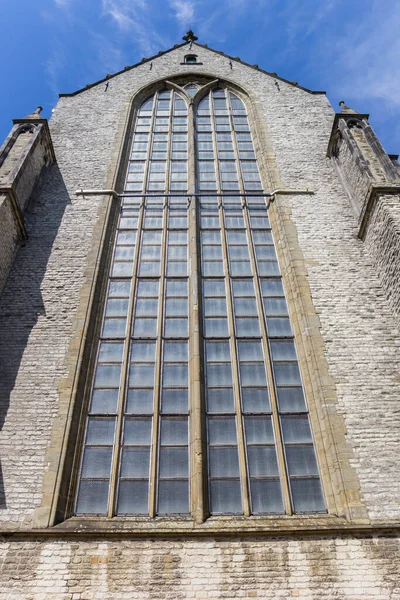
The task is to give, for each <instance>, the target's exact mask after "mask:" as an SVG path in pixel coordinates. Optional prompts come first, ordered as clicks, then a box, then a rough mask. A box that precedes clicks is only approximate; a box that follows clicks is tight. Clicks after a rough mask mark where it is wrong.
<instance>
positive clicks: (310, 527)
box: [0, 514, 400, 539]
mask: <svg viewBox="0 0 400 600" xmlns="http://www.w3.org/2000/svg"><path fill="white" fill-rule="evenodd" d="M342 534H344V535H361V536H365V535H378V534H381V535H399V534H400V521H398V520H394V519H393V520H390V519H389V520H378V519H377V520H373V521H371V520H369V519H364V520H361V519H360V520H357V521H351V522H350V521H347V520H346V519H344V518H340V517H337V516H333V515H332V516H331V515H326V514H324V515H302V516H296V517H291V516H286V517H285V516H282V517H276V516H271V517H264V516H263V517H256V516H253V517H243V518H240V517H229V516H224V517H212V518H209V519H208V520H207V521H206V522H205V523H201V524H198V523H196V522H195V521H194V520H193V519H192V518H191V517H188V518H183V517H181V518H174V517H156V518H155V519H149V518H147V517H141V518H138V517H126V518H125V517H114V518H112V519H108V518H99V517H85V518H83V517H72V518H70V519H68V520H67V521H64V522H63V523H60V524H59V525H56V526H54V527H49V528H37V529H33V528H32V529H10V530H8V531H7V530H6V529H3V530H2V531H0V536H3V537H7V538H8V537H15V536H17V537H38V536H39V537H40V536H45V537H52V538H57V539H62V538H70V537H107V538H108V537H226V536H228V537H229V536H235V537H246V536H255V535H256V536H263V537H290V536H291V537H299V536H301V537H304V536H314V537H315V536H317V537H321V536H327V535H342Z"/></svg>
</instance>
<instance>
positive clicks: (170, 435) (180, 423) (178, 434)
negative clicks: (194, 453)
mask: <svg viewBox="0 0 400 600" xmlns="http://www.w3.org/2000/svg"><path fill="white" fill-rule="evenodd" d="M187 444H188V420H187V418H180V419H178V418H170V417H163V418H162V419H161V445H162V446H169V445H170V446H186V445H187Z"/></svg>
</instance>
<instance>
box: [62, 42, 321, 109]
mask: <svg viewBox="0 0 400 600" xmlns="http://www.w3.org/2000/svg"><path fill="white" fill-rule="evenodd" d="M188 44H191V47H193V46H194V45H195V46H200V47H201V48H205V49H206V50H209V51H210V52H215V54H219V55H221V56H225V57H226V58H229V59H230V60H233V61H235V62H237V63H240V64H242V65H245V66H246V67H250V69H254V70H256V71H259V72H260V73H265V75H269V76H270V77H273V78H274V79H277V80H278V81H283V82H284V83H288V84H289V85H291V86H293V87H295V88H296V89H299V90H303V91H304V92H307V93H308V94H314V95H315V94H326V91H313V90H309V89H308V88H306V87H303V86H302V85H299V84H298V83H297V81H289V80H288V79H285V78H284V77H280V76H279V75H277V73H270V72H269V71H265V70H264V69H261V68H260V67H259V66H258V65H250V64H249V63H247V62H245V61H244V60H241V59H240V58H239V57H234V56H230V55H229V54H225V52H222V51H220V50H214V48H209V47H208V46H207V44H199V43H198V42H183V44H175V46H173V47H172V48H169V49H168V50H160V52H158V53H157V54H155V55H154V56H150V58H142V60H141V61H140V62H138V63H136V64H134V65H131V66H128V67H125V68H124V69H122V70H121V71H117V73H113V74H112V75H106V76H105V77H103V79H99V80H98V81H95V82H94V83H89V84H87V85H86V86H85V87H84V88H81V89H79V90H76V91H75V92H71V93H70V94H59V95H58V96H59V98H65V97H71V96H77V95H78V94H81V93H82V92H85V91H86V90H89V89H91V88H93V87H95V86H96V85H100V84H101V83H105V82H107V81H109V80H110V79H113V78H114V77H118V75H121V74H122V73H126V72H127V71H131V70H132V69H135V68H136V67H139V66H140V65H143V64H145V63H148V62H151V61H152V60H155V59H156V58H158V57H159V56H164V54H168V53H169V52H172V51H173V50H176V49H177V48H182V47H183V46H187V45H188Z"/></svg>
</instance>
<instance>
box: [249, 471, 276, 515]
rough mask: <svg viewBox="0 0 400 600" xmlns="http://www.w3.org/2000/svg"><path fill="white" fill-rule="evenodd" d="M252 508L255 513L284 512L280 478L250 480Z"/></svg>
mask: <svg viewBox="0 0 400 600" xmlns="http://www.w3.org/2000/svg"><path fill="white" fill-rule="evenodd" d="M250 492H251V509H252V512H253V513H255V514H263V513H283V512H284V509H283V501H282V492H281V486H280V483H279V480H276V479H275V480H262V479H261V480H257V479H252V480H251V482H250Z"/></svg>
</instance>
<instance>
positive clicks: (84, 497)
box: [76, 481, 108, 515]
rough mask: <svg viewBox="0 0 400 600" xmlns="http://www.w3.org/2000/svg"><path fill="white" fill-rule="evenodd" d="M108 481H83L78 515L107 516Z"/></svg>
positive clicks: (80, 488) (80, 489) (77, 508)
mask: <svg viewBox="0 0 400 600" xmlns="http://www.w3.org/2000/svg"><path fill="white" fill-rule="evenodd" d="M107 503H108V481H81V483H80V486H79V494H78V502H77V505H76V512H77V514H78V515H105V514H107Z"/></svg>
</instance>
